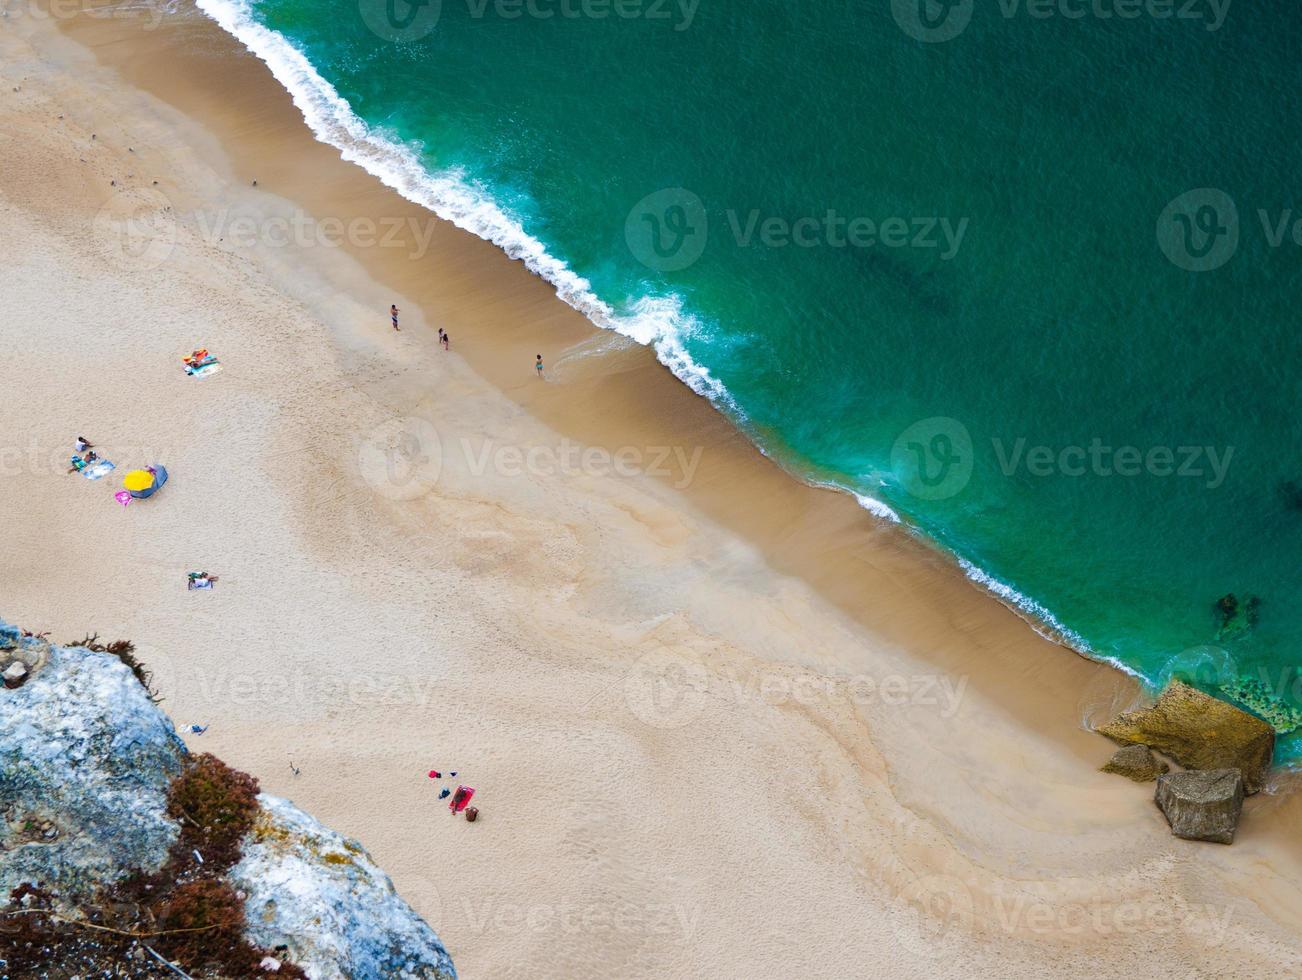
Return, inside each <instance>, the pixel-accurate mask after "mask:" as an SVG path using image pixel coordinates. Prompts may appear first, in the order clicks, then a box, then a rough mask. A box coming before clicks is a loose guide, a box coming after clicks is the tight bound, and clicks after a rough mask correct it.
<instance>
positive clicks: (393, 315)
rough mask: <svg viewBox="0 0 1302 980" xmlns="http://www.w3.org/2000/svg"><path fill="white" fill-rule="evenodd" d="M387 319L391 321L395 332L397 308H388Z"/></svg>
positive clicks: (396, 327)
mask: <svg viewBox="0 0 1302 980" xmlns="http://www.w3.org/2000/svg"><path fill="white" fill-rule="evenodd" d="M389 319H390V320H392V321H393V329H394V330H397V329H398V307H397V306H390V307H389Z"/></svg>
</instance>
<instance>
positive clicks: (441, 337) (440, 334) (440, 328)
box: [439, 327, 443, 344]
mask: <svg viewBox="0 0 1302 980" xmlns="http://www.w3.org/2000/svg"><path fill="white" fill-rule="evenodd" d="M439 343H440V344H441V343H443V328H442V327H439Z"/></svg>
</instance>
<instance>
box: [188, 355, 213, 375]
mask: <svg viewBox="0 0 1302 980" xmlns="http://www.w3.org/2000/svg"><path fill="white" fill-rule="evenodd" d="M221 369H222V366H221V362H220V361H218V360H217V358H215V357H210V358H208V359H207V360H206V361H204V362H203V363H202V364H192V365H189V366H188V367H186V369H185V373H186V374H188V375H189V376H190V377H192V378H208V377H211V376H212V375H214V374H216V373H217V372H218V371H220V370H221Z"/></svg>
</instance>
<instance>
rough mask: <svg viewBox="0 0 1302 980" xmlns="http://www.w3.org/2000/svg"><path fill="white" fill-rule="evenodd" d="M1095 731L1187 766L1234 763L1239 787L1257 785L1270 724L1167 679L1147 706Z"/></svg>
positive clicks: (1270, 748)
mask: <svg viewBox="0 0 1302 980" xmlns="http://www.w3.org/2000/svg"><path fill="white" fill-rule="evenodd" d="M1099 732H1100V733H1101V734H1103V735H1106V736H1107V737H1108V738H1110V739H1112V740H1113V741H1114V742H1118V743H1120V744H1122V745H1147V746H1150V747H1151V748H1154V749H1156V750H1157V751H1158V752H1161V753H1162V754H1163V755H1166V756H1170V757H1171V758H1172V759H1174V760H1175V761H1176V762H1178V763H1180V765H1182V766H1184V767H1186V768H1188V769H1238V770H1240V771H1241V772H1242V773H1243V789H1244V792H1245V793H1247V794H1249V795H1251V794H1253V793H1255V792H1257V791H1258V790H1259V789H1261V785H1262V783H1263V782H1264V781H1265V779H1266V771H1267V770H1268V769H1269V768H1270V758H1271V755H1272V754H1273V753H1274V751H1275V730H1274V729H1273V728H1271V727H1270V726H1269V725H1268V724H1266V723H1265V722H1264V721H1262V720H1261V719H1260V718H1257V717H1255V716H1254V715H1250V714H1248V713H1247V712H1246V711H1241V710H1240V709H1238V708H1236V707H1235V706H1234V705H1232V704H1229V703H1228V702H1225V701H1221V700H1219V699H1217V698H1214V697H1211V696H1210V695H1207V694H1204V693H1203V692H1202V691H1198V690H1195V689H1194V688H1192V687H1190V686H1189V685H1188V684H1183V683H1181V682H1180V681H1172V682H1171V683H1170V684H1169V685H1168V686H1167V689H1166V690H1165V691H1163V692H1162V696H1161V697H1160V698H1158V699H1157V703H1156V704H1154V705H1153V706H1152V707H1151V708H1140V709H1138V710H1137V711H1127V712H1125V713H1124V714H1120V715H1118V716H1117V717H1116V718H1114V719H1113V720H1112V721H1110V722H1108V723H1107V724H1106V725H1104V726H1103V727H1102V728H1100V729H1099Z"/></svg>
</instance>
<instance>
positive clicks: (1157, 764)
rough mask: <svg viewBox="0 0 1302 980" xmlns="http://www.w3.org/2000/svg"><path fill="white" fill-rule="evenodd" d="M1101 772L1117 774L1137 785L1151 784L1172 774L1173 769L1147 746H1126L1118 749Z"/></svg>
mask: <svg viewBox="0 0 1302 980" xmlns="http://www.w3.org/2000/svg"><path fill="white" fill-rule="evenodd" d="M1100 771H1101V772H1111V773H1116V774H1117V775H1118V776H1125V777H1126V778H1127V779H1133V780H1134V781H1135V782H1137V783H1151V782H1152V781H1153V780H1154V779H1156V778H1157V777H1158V776H1160V775H1162V774H1163V773H1165V772H1170V771H1171V767H1170V766H1168V765H1167V764H1166V763H1165V762H1163V761H1162V760H1161V759H1158V758H1157V757H1156V756H1155V755H1153V753H1152V752H1151V751H1150V750H1149V748H1148V746H1147V745H1126V746H1123V747H1122V748H1119V749H1117V751H1116V752H1115V753H1114V754H1113V756H1112V758H1111V759H1109V760H1108V761H1107V763H1106V764H1105V765H1104V766H1103V767H1102V769H1101V770H1100Z"/></svg>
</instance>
